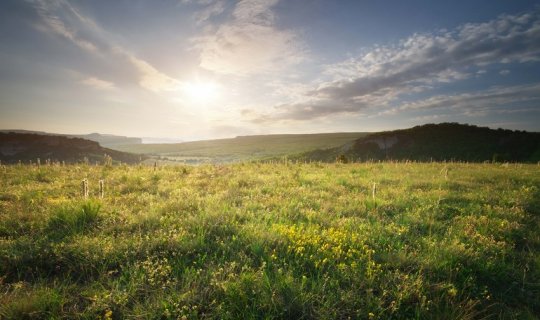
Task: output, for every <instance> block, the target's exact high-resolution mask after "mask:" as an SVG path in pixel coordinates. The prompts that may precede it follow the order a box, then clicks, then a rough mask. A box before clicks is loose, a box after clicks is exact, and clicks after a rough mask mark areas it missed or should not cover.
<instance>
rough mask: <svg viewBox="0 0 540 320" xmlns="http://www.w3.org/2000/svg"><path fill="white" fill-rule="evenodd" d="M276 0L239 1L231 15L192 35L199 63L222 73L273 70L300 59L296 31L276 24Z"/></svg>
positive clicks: (300, 54)
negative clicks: (197, 34) (201, 32)
mask: <svg viewBox="0 0 540 320" xmlns="http://www.w3.org/2000/svg"><path fill="white" fill-rule="evenodd" d="M277 2H278V0H242V1H239V2H238V3H237V4H236V6H235V8H234V10H233V12H232V17H231V19H230V20H229V21H228V22H226V23H224V24H222V25H220V26H218V27H217V28H215V29H214V30H212V31H211V32H209V33H208V34H206V35H204V36H201V37H197V38H196V39H195V43H196V48H197V49H199V50H200V60H201V62H200V66H201V67H202V68H204V69H207V70H211V71H214V72H218V73H223V74H233V75H251V74H259V73H269V72H277V71H280V70H283V69H284V68H286V67H287V66H291V65H293V64H296V63H298V62H300V61H302V60H303V59H304V56H305V52H304V50H303V48H302V45H301V41H300V40H299V37H298V35H297V34H296V33H295V32H293V31H291V30H282V29H279V28H277V27H276V23H275V15H274V12H273V11H272V7H273V6H274V5H276V3H277Z"/></svg>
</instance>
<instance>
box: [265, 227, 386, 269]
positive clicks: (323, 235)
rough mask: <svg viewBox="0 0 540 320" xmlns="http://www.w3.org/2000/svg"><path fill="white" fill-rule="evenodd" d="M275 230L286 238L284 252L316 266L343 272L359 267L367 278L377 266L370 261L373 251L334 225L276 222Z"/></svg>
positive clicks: (355, 236) (358, 237) (352, 234)
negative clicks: (331, 226)
mask: <svg viewBox="0 0 540 320" xmlns="http://www.w3.org/2000/svg"><path fill="white" fill-rule="evenodd" d="M275 229H276V232H277V233H278V234H280V235H281V236H283V237H285V238H286V239H287V240H288V241H287V243H288V245H287V252H288V253H289V254H292V255H294V256H295V257H297V258H301V259H302V260H304V261H306V260H307V261H309V262H311V263H312V264H313V265H314V266H315V267H316V268H317V269H327V268H337V269H338V270H341V271H345V270H350V269H358V268H363V269H364V270H365V274H366V276H367V277H368V278H370V277H374V276H375V275H376V273H377V272H378V271H379V270H380V266H379V265H378V264H377V263H376V262H375V261H374V260H373V254H374V253H375V250H373V249H371V248H370V247H369V246H368V245H367V244H366V243H365V242H364V241H363V239H362V238H361V237H360V236H359V235H358V234H357V233H354V232H350V231H347V230H341V229H337V228H328V229H319V228H317V227H314V226H309V227H306V226H302V225H291V226H284V225H277V226H275Z"/></svg>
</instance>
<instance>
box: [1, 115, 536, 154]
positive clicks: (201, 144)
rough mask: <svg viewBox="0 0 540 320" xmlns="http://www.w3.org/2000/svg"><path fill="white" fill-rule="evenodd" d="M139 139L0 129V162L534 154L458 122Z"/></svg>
mask: <svg viewBox="0 0 540 320" xmlns="http://www.w3.org/2000/svg"><path fill="white" fill-rule="evenodd" d="M6 131H9V132H10V133H6ZM13 131H16V132H13ZM82 137H84V138H85V139H83V138H82ZM90 140H93V141H90ZM98 142H99V143H98ZM130 142H133V143H130ZM141 142H142V141H141V139H140V138H130V137H122V136H113V135H103V134H97V133H93V134H89V135H76V136H73V135H54V134H49V133H45V132H43V133H41V134H37V133H35V132H32V133H29V132H28V131H23V130H3V131H0V159H1V160H2V161H3V162H16V161H18V160H22V161H29V160H32V161H35V160H36V158H41V161H45V159H51V160H59V161H66V162H78V161H81V160H82V159H84V158H87V159H88V160H89V161H90V162H92V163H93V162H95V161H103V157H104V154H107V155H109V156H111V157H112V158H113V159H114V160H115V161H121V162H125V163H138V162H139V161H140V160H144V159H148V158H150V159H149V160H148V161H151V163H153V161H156V160H159V161H163V162H166V163H169V162H172V163H178V162H181V163H191V164H198V163H229V162H237V161H248V160H264V159H278V158H282V157H288V158H289V159H293V160H295V159H298V160H314V161H325V162H334V161H336V159H338V158H339V159H340V160H341V161H366V160H416V161H444V160H455V161H469V162H482V161H510V162H538V161H540V133H536V132H525V131H512V130H503V129H497V130H494V129H490V128H485V127H477V126H473V125H466V124H458V123H441V124H427V125H422V126H416V127H413V128H410V129H403V130H394V131H385V132H377V133H366V132H342V133H317V134H272V135H254V136H239V137H236V138H231V139H216V140H204V141H193V142H183V143H162V144H142V143H141ZM126 143H127V144H126ZM100 144H102V145H104V146H107V147H108V148H105V147H102V146H100ZM134 153H136V154H134Z"/></svg>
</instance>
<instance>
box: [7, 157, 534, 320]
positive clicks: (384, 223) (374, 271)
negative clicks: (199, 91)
mask: <svg viewBox="0 0 540 320" xmlns="http://www.w3.org/2000/svg"><path fill="white" fill-rule="evenodd" d="M539 169H540V168H539V167H538V166H537V165H519V164H518V165H514V164H510V165H500V164H449V163H446V164H444V163H427V164H410V163H408V164H405V163H401V164H395V163H363V164H317V163H313V164H257V163H251V164H234V165H226V166H211V165H203V166H197V167H189V166H171V167H162V168H157V170H156V171H154V170H153V168H150V167H137V166H118V167H104V166H101V167H98V166H84V165H79V166H67V167H43V166H42V167H41V168H37V167H30V166H7V167H5V166H4V167H0V318H2V319H25V318H27V319H30V318H52V319H61V318H83V319H85V318H86V319H96V318H101V319H124V318H136V319H261V318H265V319H348V318H351V319H389V318H391V319H415V318H417V319H426V318H433V319H476V318H503V319H512V318H519V319H535V318H536V317H537V315H538V314H540V299H539V298H538V297H540V219H539V214H540V170H539ZM84 178H87V179H88V182H89V191H90V192H89V193H90V195H89V199H84V198H83V197H82V196H81V180H82V179H84ZM100 179H103V180H104V181H105V194H104V198H103V199H100V198H99V196H98V193H99V192H98V180H100Z"/></svg>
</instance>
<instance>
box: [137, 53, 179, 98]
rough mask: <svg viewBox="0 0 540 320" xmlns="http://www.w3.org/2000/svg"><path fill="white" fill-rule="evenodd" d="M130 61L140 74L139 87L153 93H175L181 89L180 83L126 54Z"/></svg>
mask: <svg viewBox="0 0 540 320" xmlns="http://www.w3.org/2000/svg"><path fill="white" fill-rule="evenodd" d="M126 55H127V56H128V58H129V61H130V62H131V63H132V64H133V65H134V66H135V67H136V68H137V70H138V71H139V74H140V78H139V85H140V86H141V87H143V88H145V89H147V90H150V91H153V92H156V93H157V92H164V91H175V90H178V89H180V81H179V80H177V79H174V78H172V77H169V76H167V75H166V74H164V73H162V72H160V71H158V70H157V69H156V68H154V67H153V66H152V65H150V64H149V63H148V62H146V61H144V60H141V59H138V58H136V57H135V56H133V55H131V54H129V53H126Z"/></svg>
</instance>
